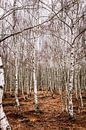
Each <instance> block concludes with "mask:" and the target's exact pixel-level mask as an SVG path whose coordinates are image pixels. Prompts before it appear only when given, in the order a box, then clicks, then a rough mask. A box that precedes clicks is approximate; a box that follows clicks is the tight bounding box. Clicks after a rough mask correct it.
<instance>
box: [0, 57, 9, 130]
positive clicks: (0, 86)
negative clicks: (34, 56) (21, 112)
mask: <svg viewBox="0 0 86 130" xmlns="http://www.w3.org/2000/svg"><path fill="white" fill-rule="evenodd" d="M3 90H4V70H3V64H2V59H1V57H0V128H1V129H3V130H11V127H10V125H9V122H8V119H7V117H6V114H5V112H4V110H3V106H2V98H3Z"/></svg>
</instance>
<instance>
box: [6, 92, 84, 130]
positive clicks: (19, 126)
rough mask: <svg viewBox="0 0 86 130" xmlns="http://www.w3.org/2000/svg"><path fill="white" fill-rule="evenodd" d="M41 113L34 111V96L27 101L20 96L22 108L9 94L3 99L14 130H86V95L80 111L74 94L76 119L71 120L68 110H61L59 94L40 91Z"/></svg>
mask: <svg viewBox="0 0 86 130" xmlns="http://www.w3.org/2000/svg"><path fill="white" fill-rule="evenodd" d="M38 97H39V108H40V111H39V113H35V112H34V96H33V94H32V96H30V97H29V99H28V100H27V101H24V99H23V98H22V97H21V96H20V97H19V101H20V105H21V108H20V109H21V110H18V109H17V107H16V106H15V99H14V97H11V96H10V95H9V94H8V95H7V96H6V97H5V98H4V99H3V106H4V110H5V112H6V115H7V118H8V120H9V122H10V124H11V127H12V130H86V95H85V94H84V95H83V101H84V108H83V109H82V110H81V111H78V109H77V107H78V105H77V101H76V99H75V96H73V97H74V98H73V102H74V111H75V113H76V119H75V120H69V118H68V115H67V113H66V112H62V110H61V105H62V104H61V100H60V96H59V95H54V97H53V98H52V96H51V94H50V93H48V94H46V93H45V92H40V91H39V92H38Z"/></svg>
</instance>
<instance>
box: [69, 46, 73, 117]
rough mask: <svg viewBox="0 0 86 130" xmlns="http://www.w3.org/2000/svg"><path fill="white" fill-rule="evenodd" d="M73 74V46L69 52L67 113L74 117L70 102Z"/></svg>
mask: <svg viewBox="0 0 86 130" xmlns="http://www.w3.org/2000/svg"><path fill="white" fill-rule="evenodd" d="M73 76H74V46H73V47H72V48H71V54H70V76H69V84H68V113H69V116H70V118H73V117H74V113H73V102H72V90H73Z"/></svg>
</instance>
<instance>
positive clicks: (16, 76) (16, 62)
mask: <svg viewBox="0 0 86 130" xmlns="http://www.w3.org/2000/svg"><path fill="white" fill-rule="evenodd" d="M13 6H14V8H15V6H16V0H14V5H13ZM13 22H14V23H13V32H15V26H16V13H15V11H14V12H13ZM16 42H17V41H16V39H15V37H14V36H13V43H14V47H15V80H16V81H15V100H16V104H17V107H19V106H20V104H19V99H18V58H17V57H18V56H17V53H18V48H17V47H18V46H17V43H16Z"/></svg>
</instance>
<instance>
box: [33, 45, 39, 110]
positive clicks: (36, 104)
mask: <svg viewBox="0 0 86 130" xmlns="http://www.w3.org/2000/svg"><path fill="white" fill-rule="evenodd" d="M33 81H34V102H35V111H36V112H37V111H38V109H39V107H38V94H37V79H36V67H35V48H34V54H33Z"/></svg>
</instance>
